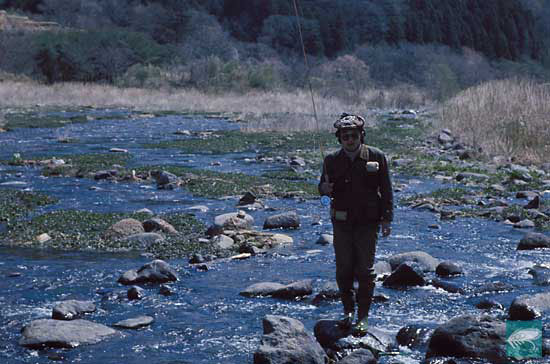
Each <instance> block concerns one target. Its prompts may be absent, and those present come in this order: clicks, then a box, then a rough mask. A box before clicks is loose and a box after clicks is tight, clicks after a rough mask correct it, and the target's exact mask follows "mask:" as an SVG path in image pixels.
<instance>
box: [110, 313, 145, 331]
mask: <svg viewBox="0 0 550 364" xmlns="http://www.w3.org/2000/svg"><path fill="white" fill-rule="evenodd" d="M153 321H155V319H153V318H152V317H151V316H138V317H134V318H130V319H126V320H122V321H119V322H117V323H116V324H114V325H113V326H115V327H120V328H123V329H139V328H141V327H145V326H149V325H151V324H152V323H153Z"/></svg>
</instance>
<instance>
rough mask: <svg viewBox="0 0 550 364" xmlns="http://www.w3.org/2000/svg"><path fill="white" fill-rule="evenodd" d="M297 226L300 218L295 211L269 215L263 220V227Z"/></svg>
mask: <svg viewBox="0 0 550 364" xmlns="http://www.w3.org/2000/svg"><path fill="white" fill-rule="evenodd" d="M299 227H300V218H299V217H298V214H296V211H289V212H284V213H282V214H277V215H273V216H269V217H268V218H267V219H265V222H264V229H279V228H283V229H297V228H299Z"/></svg>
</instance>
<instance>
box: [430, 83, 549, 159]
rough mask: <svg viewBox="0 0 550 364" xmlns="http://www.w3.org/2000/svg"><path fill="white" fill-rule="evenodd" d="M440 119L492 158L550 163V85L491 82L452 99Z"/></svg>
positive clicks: (442, 111)
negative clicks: (502, 157)
mask: <svg viewBox="0 0 550 364" xmlns="http://www.w3.org/2000/svg"><path fill="white" fill-rule="evenodd" d="M440 116H441V118H440V119H441V122H442V124H443V126H446V127H448V128H450V129H451V130H452V131H453V132H454V133H456V134H457V135H459V136H460V137H461V138H462V139H463V140H464V141H466V142H467V143H470V144H472V145H474V147H476V148H477V147H482V148H483V150H484V151H485V152H487V153H488V154H491V155H506V156H508V157H513V158H515V159H516V160H517V161H518V162H524V163H543V162H548V160H549V157H550V85H549V84H537V83H535V82H533V81H527V80H517V79H509V80H500V81H490V82H487V83H484V84H482V85H479V86H477V87H473V88H470V89H467V90H465V91H463V92H461V93H459V94H458V95H457V96H455V97H453V98H452V99H450V100H449V101H447V102H446V103H445V104H444V105H443V107H442V108H441V114H440Z"/></svg>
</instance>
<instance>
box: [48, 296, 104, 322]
mask: <svg viewBox="0 0 550 364" xmlns="http://www.w3.org/2000/svg"><path fill="white" fill-rule="evenodd" d="M95 310H96V306H95V304H94V303H93V302H92V301H77V300H68V301H63V302H61V303H59V304H57V305H55V307H54V308H53V310H52V318H53V319H54V320H74V319H76V318H79V317H80V316H82V315H83V314H85V313H90V312H94V311H95Z"/></svg>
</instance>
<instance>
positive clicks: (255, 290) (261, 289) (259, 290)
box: [239, 282, 285, 297]
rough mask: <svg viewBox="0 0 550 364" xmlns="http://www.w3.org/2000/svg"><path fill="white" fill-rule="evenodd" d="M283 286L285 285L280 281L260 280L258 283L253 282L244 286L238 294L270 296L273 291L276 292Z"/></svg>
mask: <svg viewBox="0 0 550 364" xmlns="http://www.w3.org/2000/svg"><path fill="white" fill-rule="evenodd" d="M284 287H285V285H284V284H281V283H275V282H260V283H254V284H252V285H250V286H248V287H246V288H245V289H244V290H243V291H241V292H240V293H239V294H240V295H241V296H244V297H262V296H271V295H272V294H273V292H276V291H278V290H280V289H282V288H284Z"/></svg>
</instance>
